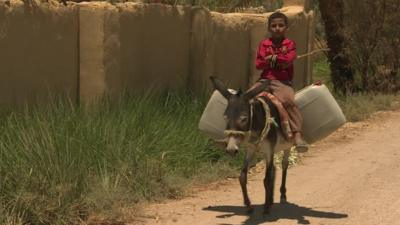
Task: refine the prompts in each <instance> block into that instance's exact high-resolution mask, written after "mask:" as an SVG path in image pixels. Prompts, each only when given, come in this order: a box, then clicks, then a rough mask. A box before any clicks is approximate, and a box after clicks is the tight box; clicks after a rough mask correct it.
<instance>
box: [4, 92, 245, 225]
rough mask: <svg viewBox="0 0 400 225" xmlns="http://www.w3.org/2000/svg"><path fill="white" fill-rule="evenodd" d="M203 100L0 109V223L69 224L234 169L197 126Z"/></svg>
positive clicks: (169, 97) (133, 99) (154, 98)
mask: <svg viewBox="0 0 400 225" xmlns="http://www.w3.org/2000/svg"><path fill="white" fill-rule="evenodd" d="M204 103H205V100H204V99H194V98H192V97H190V96H186V95H180V94H172V93H166V94H165V95H162V96H159V95H152V94H147V95H146V96H145V97H143V96H140V97H139V96H130V97H123V98H120V100H119V101H117V102H112V101H110V100H106V99H105V100H103V101H102V102H101V103H99V104H98V105H96V106H94V107H92V108H91V109H89V110H87V109H86V110H85V109H84V108H82V107H76V106H75V105H74V104H73V103H70V102H68V101H63V100H56V101H53V102H52V103H51V104H47V105H42V106H35V107H31V106H30V107H26V108H25V110H23V111H19V112H11V113H9V114H7V113H3V116H2V119H1V121H0V212H2V213H0V224H2V223H6V221H10V218H16V219H18V220H19V219H21V220H22V221H24V223H27V224H77V223H79V222H80V221H81V220H86V219H87V218H88V216H89V215H90V213H91V212H104V211H107V210H113V208H114V207H115V206H116V205H121V204H131V203H135V202H138V201H140V200H143V199H154V198H160V197H166V196H167V197H178V196H179V194H180V193H182V190H183V188H184V187H185V185H186V184H188V183H189V180H190V178H192V177H194V176H196V177H207V174H218V173H219V172H221V170H224V171H225V172H226V171H228V172H229V171H230V170H232V168H236V165H238V162H237V161H235V160H231V159H229V160H227V158H225V157H226V156H225V155H224V154H223V153H221V152H219V151H218V150H216V149H213V147H212V146H211V145H210V144H209V141H208V139H207V138H206V137H205V136H203V135H202V134H200V133H199V131H198V129H197V123H198V119H199V116H200V115H201V112H202V110H203V108H204ZM216 162H218V163H216Z"/></svg>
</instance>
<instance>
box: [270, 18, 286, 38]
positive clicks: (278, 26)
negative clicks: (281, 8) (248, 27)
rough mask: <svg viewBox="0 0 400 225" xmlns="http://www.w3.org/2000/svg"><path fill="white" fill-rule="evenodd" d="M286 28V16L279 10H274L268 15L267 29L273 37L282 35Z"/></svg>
mask: <svg viewBox="0 0 400 225" xmlns="http://www.w3.org/2000/svg"><path fill="white" fill-rule="evenodd" d="M287 28H288V18H287V16H286V15H285V14H283V13H281V12H274V13H272V14H271V16H269V17H268V30H269V32H271V36H272V37H273V38H280V37H284V36H285V33H286V30H287Z"/></svg>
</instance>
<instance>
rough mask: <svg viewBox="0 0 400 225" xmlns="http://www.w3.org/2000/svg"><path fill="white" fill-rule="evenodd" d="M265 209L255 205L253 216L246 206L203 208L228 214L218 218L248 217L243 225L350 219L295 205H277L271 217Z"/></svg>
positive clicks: (341, 215)
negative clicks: (282, 221)
mask: <svg viewBox="0 0 400 225" xmlns="http://www.w3.org/2000/svg"><path fill="white" fill-rule="evenodd" d="M263 207H264V206H263V205H254V212H253V213H251V214H248V213H247V212H246V207H244V206H209V207H207V208H203V210H207V211H215V212H222V213H226V214H223V215H219V216H217V217H218V218H227V217H232V216H248V218H247V219H246V221H244V222H243V223H242V224H243V225H257V224H262V223H265V222H274V221H278V220H280V219H289V220H297V223H298V224H310V221H308V220H307V219H306V218H305V217H317V218H327V219H342V218H347V217H348V215H347V214H342V213H334V212H324V211H318V210H314V209H312V208H306V207H302V206H298V205H296V204H293V203H284V204H281V203H276V204H274V205H273V206H272V209H271V213H270V214H269V215H264V214H263ZM220 225H228V224H220Z"/></svg>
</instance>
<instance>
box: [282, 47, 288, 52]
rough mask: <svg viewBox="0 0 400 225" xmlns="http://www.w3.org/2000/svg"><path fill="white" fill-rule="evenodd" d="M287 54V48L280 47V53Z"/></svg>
mask: <svg viewBox="0 0 400 225" xmlns="http://www.w3.org/2000/svg"><path fill="white" fill-rule="evenodd" d="M287 52H288V48H287V46H282V53H283V54H286V53H287Z"/></svg>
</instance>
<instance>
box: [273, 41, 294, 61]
mask: <svg viewBox="0 0 400 225" xmlns="http://www.w3.org/2000/svg"><path fill="white" fill-rule="evenodd" d="M296 57H297V53H296V44H295V43H294V42H291V43H290V44H288V46H287V52H286V53H281V54H279V55H278V57H277V63H278V65H283V66H288V65H290V64H292V63H293V61H294V60H295V59H296Z"/></svg>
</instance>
